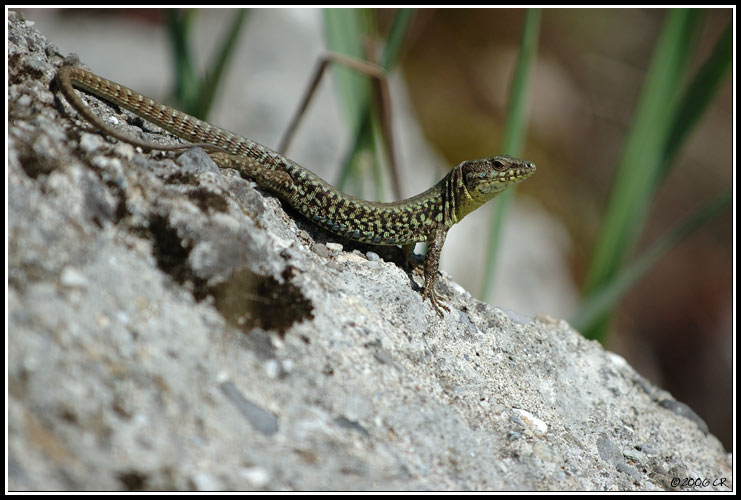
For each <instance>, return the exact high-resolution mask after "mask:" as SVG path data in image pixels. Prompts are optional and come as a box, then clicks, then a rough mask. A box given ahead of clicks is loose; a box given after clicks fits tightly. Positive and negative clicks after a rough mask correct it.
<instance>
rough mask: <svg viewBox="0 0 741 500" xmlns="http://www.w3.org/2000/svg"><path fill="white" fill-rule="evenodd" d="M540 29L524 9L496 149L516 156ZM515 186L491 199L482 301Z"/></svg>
mask: <svg viewBox="0 0 741 500" xmlns="http://www.w3.org/2000/svg"><path fill="white" fill-rule="evenodd" d="M539 31H540V9H528V11H527V14H526V16H525V24H524V27H523V30H522V39H521V41H520V54H519V56H518V59H517V65H516V67H515V73H514V76H513V78H512V87H511V90H510V96H509V103H508V106H507V122H506V124H505V129H504V136H503V138H502V145H501V148H500V151H501V152H502V153H506V154H511V155H513V156H519V155H520V154H521V150H522V144H523V142H524V140H525V125H526V118H527V113H526V109H525V97H526V96H527V90H528V86H529V85H528V83H529V80H530V71H531V68H532V66H533V63H534V61H535V56H536V54H537V50H538V35H539ZM514 193H515V189H514V187H511V188H509V189H507V190H506V191H505V192H504V193H502V194H500V195H499V196H498V197H497V198H496V199H495V200H494V206H493V208H492V210H493V214H492V220H491V226H490V228H489V244H488V250H487V256H486V267H485V270H484V281H483V284H482V289H481V297H482V298H483V299H484V300H485V299H486V297H487V296H488V295H489V293H490V292H491V289H492V287H493V285H494V269H495V266H496V261H497V253H498V250H499V241H500V239H501V234H502V226H503V223H504V215H505V214H506V212H507V210H508V208H509V206H510V204H511V203H512V200H513V199H514Z"/></svg>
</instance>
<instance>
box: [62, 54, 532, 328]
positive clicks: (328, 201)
mask: <svg viewBox="0 0 741 500" xmlns="http://www.w3.org/2000/svg"><path fill="white" fill-rule="evenodd" d="M57 84H58V87H59V90H60V91H61V93H62V94H63V95H64V96H65V98H66V99H67V101H68V102H69V103H70V104H71V105H72V107H73V108H74V109H75V110H76V111H77V112H78V113H79V114H80V115H81V116H83V117H84V118H85V119H86V120H87V121H89V122H90V123H92V124H93V125H94V126H95V127H97V128H99V129H100V130H102V131H103V132H105V133H106V134H107V135H109V136H111V137H114V138H116V139H119V140H122V141H124V142H127V143H129V144H132V145H135V146H139V147H141V148H142V149H144V150H146V151H149V150H152V149H156V150H165V151H172V150H179V149H184V148H190V147H196V146H199V147H203V148H204V149H207V150H211V152H209V156H210V157H211V159H212V160H213V161H214V162H215V163H216V164H217V165H218V166H219V167H221V168H233V169H236V170H237V171H239V172H240V174H242V175H243V176H245V177H248V178H250V179H253V180H254V181H255V182H257V184H258V185H259V186H260V187H262V188H263V189H265V190H267V191H269V192H271V193H273V194H275V195H277V196H278V197H279V198H281V199H282V200H284V201H285V202H287V203H288V204H289V205H291V206H292V207H294V208H295V209H296V210H298V211H299V212H300V213H301V214H302V215H304V216H305V217H306V218H307V219H309V220H310V221H312V222H313V223H315V224H317V225H318V226H320V227H322V228H324V229H326V230H327V231H329V232H331V233H334V234H337V235H339V236H342V237H343V238H347V239H349V240H354V241H359V242H362V243H369V244H373V245H401V246H402V247H403V248H404V251H405V252H406V253H407V255H410V254H411V252H412V250H413V248H414V245H415V243H417V242H425V241H426V242H428V244H429V248H428V251H427V255H426V257H425V260H424V265H423V274H424V282H425V283H424V292H423V295H422V296H423V299H429V300H430V303H431V304H432V307H433V308H434V309H435V311H436V312H437V313H438V314H439V315H440V316H441V317H442V316H443V310H445V311H450V309H449V308H448V307H447V306H446V305H445V304H442V303H441V300H442V296H441V295H439V294H438V293H437V292H436V290H435V284H436V278H437V270H438V266H439V263H440V252H441V251H442V247H443V244H444V243H445V236H446V235H447V233H448V229H450V227H451V226H453V224H455V223H456V222H458V221H460V220H461V219H462V218H463V217H465V216H466V215H467V214H469V213H470V212H472V211H473V210H475V209H476V208H478V207H480V206H481V205H483V204H484V203H485V202H486V201H488V200H490V199H492V198H494V197H495V196H496V195H498V194H499V193H501V192H502V191H504V190H505V189H507V187H509V186H511V185H513V184H517V183H518V182H522V181H523V180H525V179H527V178H528V177H530V176H531V175H532V174H533V173H534V172H535V165H534V164H533V163H531V162H529V161H524V160H519V159H517V158H513V157H511V156H507V155H501V156H494V157H491V158H484V159H480V160H472V161H464V162H463V163H460V164H459V165H457V166H456V167H455V168H453V170H451V171H450V172H449V173H448V174H447V175H446V176H445V177H444V178H443V179H442V180H441V181H440V182H438V183H437V184H435V185H434V186H433V187H431V188H430V189H428V190H427V191H424V192H423V193H420V194H418V195H417V196H413V197H411V198H407V199H405V200H401V201H395V202H390V203H382V202H375V201H366V200H361V199H358V198H355V197H352V196H350V195H347V194H345V193H342V192H340V191H338V190H337V189H335V188H334V187H333V186H331V185H330V184H328V183H327V182H325V181H324V180H322V179H321V178H320V177H318V176H317V175H316V174H314V173H312V172H310V171H309V170H306V169H305V168H303V167H301V166H300V165H298V164H297V163H295V162H293V161H292V160H289V159H288V158H285V157H284V156H282V155H280V154H278V153H276V152H275V151H272V150H271V149H268V148H267V147H265V146H263V145H261V144H258V143H256V142H254V141H251V140H249V139H246V138H244V137H240V136H239V135H237V134H234V133H232V132H229V131H227V130H224V129H221V128H219V127H216V126H214V125H211V124H209V123H206V122H204V121H202V120H199V119H197V118H195V117H192V116H190V115H188V114H186V113H183V112H181V111H178V110H176V109H174V108H171V107H169V106H165V105H163V104H159V103H157V102H155V101H154V100H152V99H149V98H148V97H145V96H143V95H142V94H140V93H138V92H135V91H133V90H131V89H129V88H126V87H124V86H123V85H119V84H117V83H115V82H112V81H110V80H106V79H105V78H102V77H99V76H97V75H95V74H94V73H92V72H90V71H87V70H84V69H82V68H79V67H75V66H71V65H66V66H63V67H62V68H60V69H59V71H58V72H57ZM74 88H78V89H80V90H83V91H85V92H88V93H90V94H92V95H94V96H96V97H99V98H102V99H104V100H106V101H108V102H111V103H114V104H117V105H119V106H121V107H123V108H125V109H127V110H129V111H131V112H133V113H134V114H136V115H138V116H139V117H141V118H144V119H146V120H147V121H149V122H151V123H153V124H155V125H157V126H158V127H160V128H162V129H164V130H167V131H168V132H171V133H172V134H174V135H176V136H177V137H179V138H180V139H184V140H186V141H189V142H190V144H181V145H171V146H159V145H156V144H151V143H148V142H144V141H140V140H138V139H135V138H133V137H129V136H127V135H126V134H123V133H121V132H119V131H117V130H115V129H114V128H112V127H111V126H109V125H107V124H105V123H104V122H103V121H102V120H101V119H100V118H99V117H98V116H97V115H96V114H95V113H93V111H92V110H91V109H90V108H88V107H87V106H86V105H85V104H84V103H83V101H82V99H81V98H80V97H79V96H78V95H77V94H76V93H75V91H74Z"/></svg>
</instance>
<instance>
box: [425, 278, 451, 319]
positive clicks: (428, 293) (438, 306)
mask: <svg viewBox="0 0 741 500" xmlns="http://www.w3.org/2000/svg"><path fill="white" fill-rule="evenodd" d="M424 299H430V304H432V308H433V309H434V310H435V312H437V314H438V315H439V316H440V317H441V318H444V317H445V315H444V314H443V311H445V312H450V308H449V307H448V306H446V305H445V304H443V303H442V302H441V301H442V300H443V299H445V297H444V296H443V295H440V294H439V293H437V292H436V291H435V290H434V285H433V286H426V287H425V290H424V292H423V293H422V300H424Z"/></svg>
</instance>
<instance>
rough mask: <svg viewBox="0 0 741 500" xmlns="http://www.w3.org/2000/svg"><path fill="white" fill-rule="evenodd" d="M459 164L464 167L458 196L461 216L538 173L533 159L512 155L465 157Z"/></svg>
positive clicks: (458, 215) (459, 216)
mask: <svg viewBox="0 0 741 500" xmlns="http://www.w3.org/2000/svg"><path fill="white" fill-rule="evenodd" d="M456 168H459V169H460V172H461V173H460V179H461V184H462V185H460V184H459V188H458V189H459V192H458V196H457V201H458V210H457V214H456V215H457V217H458V219H461V218H463V217H464V216H465V215H467V214H469V213H470V212H472V211H473V210H475V209H476V208H478V207H480V206H481V205H483V204H484V203H486V202H487V201H489V200H490V199H492V198H494V197H495V196H496V195H498V194H499V193H501V192H502V191H504V190H505V189H507V188H508V187H509V186H512V185H513V184H517V183H518V182H522V181H524V180H525V179H527V178H528V177H530V176H531V175H533V173H535V165H534V164H533V163H532V162H529V161H525V160H520V159H518V158H514V157H512V156H509V155H501V156H492V157H491V158H483V159H481V160H471V161H465V162H463V163H461V164H460V165H458V167H456Z"/></svg>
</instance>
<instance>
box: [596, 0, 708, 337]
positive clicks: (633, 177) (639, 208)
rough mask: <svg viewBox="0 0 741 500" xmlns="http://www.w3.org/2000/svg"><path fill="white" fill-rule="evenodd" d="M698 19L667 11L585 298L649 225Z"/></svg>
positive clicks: (601, 327)
mask: <svg viewBox="0 0 741 500" xmlns="http://www.w3.org/2000/svg"><path fill="white" fill-rule="evenodd" d="M699 15H700V13H699V11H696V10H689V9H672V10H669V11H668V12H667V18H666V21H665V22H664V27H663V29H662V32H661V34H660V36H659V40H658V41H657V44H656V49H655V50H654V54H653V57H652V61H651V65H650V68H649V71H648V75H647V77H646V83H645V84H644V88H643V92H642V94H641V97H640V100H639V102H638V106H637V108H636V112H635V115H634V120H633V124H632V126H631V129H630V132H629V135H628V137H627V140H626V143H625V146H624V149H623V154H622V157H621V160H620V165H619V167H618V171H617V176H616V179H615V183H614V186H613V189H612V193H611V196H610V200H609V203H608V206H607V210H606V213H605V216H604V218H603V223H602V226H601V231H600V234H599V237H598V239H597V244H596V247H595V251H594V253H593V255H592V261H591V264H590V268H589V273H588V275H587V279H586V284H585V294H586V296H589V295H590V294H591V293H593V292H595V291H596V290H598V289H599V288H601V287H602V286H604V284H605V283H607V282H608V281H610V280H611V279H612V278H613V277H614V276H615V275H616V273H617V272H618V270H619V268H620V266H621V265H622V263H623V262H624V261H625V258H626V256H627V254H628V252H629V251H631V250H632V249H633V247H634V245H635V242H636V240H637V238H638V235H639V233H640V230H641V229H642V227H643V225H644V223H645V218H646V213H647V212H648V206H649V204H650V201H651V198H652V195H653V192H654V189H655V179H657V178H658V176H659V174H658V169H659V166H660V164H661V158H662V155H663V153H664V144H665V143H666V140H667V137H668V135H669V133H670V131H671V129H672V123H673V120H674V119H675V117H676V110H677V101H678V100H679V99H678V95H679V87H680V85H681V81H682V76H683V74H684V71H685V68H686V66H687V62H688V60H689V55H690V45H691V41H692V40H693V39H694V36H693V35H694V33H695V31H696V29H695V28H696V26H697V24H698V23H697V19H698V17H699ZM608 323H609V319H608V318H607V317H605V318H603V319H601V320H600V321H598V322H597V323H596V324H595V326H594V327H593V328H590V329H588V330H587V331H583V332H582V333H583V334H584V335H585V336H587V337H589V338H600V339H603V337H604V334H605V332H606V328H607V325H608Z"/></svg>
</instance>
